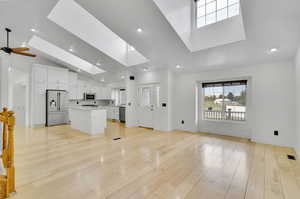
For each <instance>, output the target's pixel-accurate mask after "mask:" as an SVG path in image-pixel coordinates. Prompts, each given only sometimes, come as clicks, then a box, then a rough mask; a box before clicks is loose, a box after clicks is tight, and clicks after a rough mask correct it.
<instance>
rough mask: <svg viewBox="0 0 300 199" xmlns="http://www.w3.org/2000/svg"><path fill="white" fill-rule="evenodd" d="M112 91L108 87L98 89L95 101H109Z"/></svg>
mask: <svg viewBox="0 0 300 199" xmlns="http://www.w3.org/2000/svg"><path fill="white" fill-rule="evenodd" d="M111 92H112V89H111V88H109V87H98V89H97V99H103V100H111Z"/></svg>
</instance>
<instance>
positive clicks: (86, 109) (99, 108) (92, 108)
mask: <svg viewBox="0 0 300 199" xmlns="http://www.w3.org/2000/svg"><path fill="white" fill-rule="evenodd" d="M69 109H79V110H84V111H92V110H105V107H103V106H98V107H92V106H70V107H69Z"/></svg>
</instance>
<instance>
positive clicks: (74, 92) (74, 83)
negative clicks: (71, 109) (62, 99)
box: [68, 72, 83, 100]
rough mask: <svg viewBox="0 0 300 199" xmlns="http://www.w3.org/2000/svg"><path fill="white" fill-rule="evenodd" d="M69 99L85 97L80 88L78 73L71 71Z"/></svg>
mask: <svg viewBox="0 0 300 199" xmlns="http://www.w3.org/2000/svg"><path fill="white" fill-rule="evenodd" d="M68 86H69V90H68V91H69V99H71V100H80V99H82V98H83V95H82V94H81V92H80V90H79V83H78V74H77V73H74V72H69V83H68Z"/></svg>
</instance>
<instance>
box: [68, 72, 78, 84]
mask: <svg viewBox="0 0 300 199" xmlns="http://www.w3.org/2000/svg"><path fill="white" fill-rule="evenodd" d="M77 79H78V74H77V73H74V72H69V78H68V80H69V85H75V84H77Z"/></svg>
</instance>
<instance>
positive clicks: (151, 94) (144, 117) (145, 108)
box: [138, 85, 158, 128]
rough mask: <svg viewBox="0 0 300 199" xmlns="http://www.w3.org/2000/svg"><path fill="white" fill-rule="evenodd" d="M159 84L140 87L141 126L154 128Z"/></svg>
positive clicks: (139, 120) (139, 118)
mask: <svg viewBox="0 0 300 199" xmlns="http://www.w3.org/2000/svg"><path fill="white" fill-rule="evenodd" d="M156 88H157V86H156V85H145V86H140V87H138V123H139V126H142V127H146V128H154V111H155V109H156V108H157V106H156V98H157V95H158V94H157V93H156V91H157V89H156Z"/></svg>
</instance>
